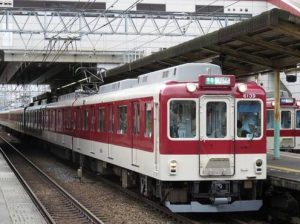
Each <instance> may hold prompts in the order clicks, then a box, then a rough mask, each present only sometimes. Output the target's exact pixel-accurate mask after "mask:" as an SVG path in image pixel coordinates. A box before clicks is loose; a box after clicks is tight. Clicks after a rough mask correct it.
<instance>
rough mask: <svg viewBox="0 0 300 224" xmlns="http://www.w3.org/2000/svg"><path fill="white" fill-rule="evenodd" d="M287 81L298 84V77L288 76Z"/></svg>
mask: <svg viewBox="0 0 300 224" xmlns="http://www.w3.org/2000/svg"><path fill="white" fill-rule="evenodd" d="M286 81H287V82H296V81H297V75H296V74H295V75H294V74H293V75H286Z"/></svg>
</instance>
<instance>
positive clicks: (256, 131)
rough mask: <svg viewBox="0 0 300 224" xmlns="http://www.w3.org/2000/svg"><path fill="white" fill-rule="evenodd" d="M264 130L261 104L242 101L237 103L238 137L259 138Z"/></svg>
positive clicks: (252, 101)
mask: <svg viewBox="0 0 300 224" xmlns="http://www.w3.org/2000/svg"><path fill="white" fill-rule="evenodd" d="M261 130H262V110H261V102H260V101H256V100H240V101H238V103H237V136H238V137H240V138H259V137H260V136H261Z"/></svg>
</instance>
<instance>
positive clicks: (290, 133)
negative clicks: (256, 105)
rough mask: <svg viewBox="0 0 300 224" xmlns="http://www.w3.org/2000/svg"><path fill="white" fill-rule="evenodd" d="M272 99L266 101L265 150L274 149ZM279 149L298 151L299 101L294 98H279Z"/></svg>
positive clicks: (299, 129) (299, 147)
mask: <svg viewBox="0 0 300 224" xmlns="http://www.w3.org/2000/svg"><path fill="white" fill-rule="evenodd" d="M274 105H275V101H274V99H268V100H267V149H268V150H273V149H274ZM280 107H281V111H280V120H281V127H280V149H281V150H283V151H291V152H298V151H300V101H296V99H295V98H289V97H281V98H280Z"/></svg>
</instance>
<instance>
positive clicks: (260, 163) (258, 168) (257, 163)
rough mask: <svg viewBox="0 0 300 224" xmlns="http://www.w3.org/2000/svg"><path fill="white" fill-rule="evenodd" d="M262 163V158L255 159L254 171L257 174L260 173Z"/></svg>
mask: <svg viewBox="0 0 300 224" xmlns="http://www.w3.org/2000/svg"><path fill="white" fill-rule="evenodd" d="M262 165H263V161H262V159H257V160H256V161H255V172H256V173H257V174H261V173H262Z"/></svg>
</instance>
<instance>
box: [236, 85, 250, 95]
mask: <svg viewBox="0 0 300 224" xmlns="http://www.w3.org/2000/svg"><path fill="white" fill-rule="evenodd" d="M237 88H238V90H239V92H241V93H244V92H246V91H247V89H248V88H247V85H246V84H244V83H240V84H239V85H238V86H237Z"/></svg>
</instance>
